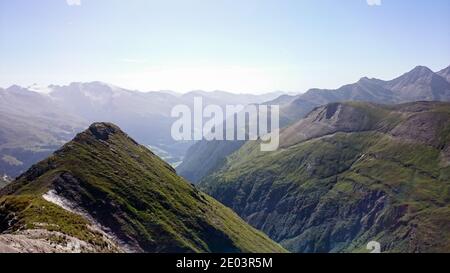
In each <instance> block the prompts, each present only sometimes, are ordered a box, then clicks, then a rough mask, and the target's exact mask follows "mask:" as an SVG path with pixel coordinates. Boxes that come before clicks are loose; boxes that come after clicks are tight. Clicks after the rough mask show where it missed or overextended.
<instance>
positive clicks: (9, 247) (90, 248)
mask: <svg viewBox="0 0 450 273" xmlns="http://www.w3.org/2000/svg"><path fill="white" fill-rule="evenodd" d="M109 243H110V247H109V248H106V249H105V248H101V249H100V248H98V247H97V246H95V245H93V244H90V243H89V242H86V241H82V240H80V239H78V238H75V237H72V236H69V235H66V234H63V233H60V232H55V231H48V230H46V229H30V230H22V231H19V232H17V233H14V234H1V235H0V253H17V252H20V253H54V252H58V253H81V252H117V250H118V249H117V246H115V245H114V243H112V242H109Z"/></svg>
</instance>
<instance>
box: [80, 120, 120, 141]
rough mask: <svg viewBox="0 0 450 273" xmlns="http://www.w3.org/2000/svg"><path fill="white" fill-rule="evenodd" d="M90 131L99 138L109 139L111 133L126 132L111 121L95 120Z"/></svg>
mask: <svg viewBox="0 0 450 273" xmlns="http://www.w3.org/2000/svg"><path fill="white" fill-rule="evenodd" d="M88 131H89V132H90V133H91V134H92V135H93V136H94V137H95V138H97V139H101V140H108V139H109V137H110V136H111V135H114V134H118V133H119V134H125V133H124V132H123V131H122V130H121V129H120V128H119V127H118V126H116V125H114V124H112V123H110V122H95V123H93V124H91V126H89V129H88Z"/></svg>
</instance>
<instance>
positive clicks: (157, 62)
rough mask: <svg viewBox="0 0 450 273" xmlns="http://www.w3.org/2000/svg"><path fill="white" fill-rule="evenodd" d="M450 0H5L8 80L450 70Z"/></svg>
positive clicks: (289, 80)
mask: <svg viewBox="0 0 450 273" xmlns="http://www.w3.org/2000/svg"><path fill="white" fill-rule="evenodd" d="M449 26H450V1H448V0H433V1H429V0H291V1H289V0H240V1H237V0H236V1H235V0H164V1H162V0H159V1H153V0H39V1H36V0H14V1H11V0H0V87H8V86H10V85H12V84H19V85H22V86H28V85H31V84H34V83H36V84H38V85H41V86H45V85H49V84H68V83H70V82H87V81H103V82H107V83H111V84H114V85H118V86H121V87H124V88H128V89H133V90H134V89H136V90H141V91H156V90H173V91H177V92H187V91H190V90H206V91H212V90H226V91H230V92H237V93H265V92H271V91H285V92H295V93H300V92H305V91H306V90H308V89H310V88H337V87H339V86H341V85H343V84H347V83H352V82H355V81H357V80H358V79H359V78H361V77H364V76H368V77H374V78H381V79H386V80H388V79H392V78H394V77H396V76H399V75H400V74H402V73H404V72H406V71H409V70H410V69H412V68H414V67H415V66H417V65H425V66H428V67H430V68H431V69H432V70H435V71H436V70H440V69H443V68H445V67H447V66H449V65H450V28H449Z"/></svg>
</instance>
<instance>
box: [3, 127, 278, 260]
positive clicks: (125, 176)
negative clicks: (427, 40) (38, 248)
mask: <svg viewBox="0 0 450 273" xmlns="http://www.w3.org/2000/svg"><path fill="white" fill-rule="evenodd" d="M50 190H52V191H53V192H55V193H56V194H57V196H59V197H61V198H64V199H65V200H68V201H70V202H71V203H72V204H75V205H76V207H77V208H81V209H83V211H85V212H87V213H88V214H89V215H90V216H91V217H92V218H94V219H95V221H97V222H98V223H100V224H101V225H102V226H104V227H106V228H107V229H108V230H109V232H110V233H112V234H113V235H114V237H116V238H117V239H118V241H119V242H120V243H122V244H124V245H126V246H127V248H128V249H131V250H133V251H145V252H284V251H285V250H284V249H283V248H282V247H280V246H279V245H278V244H276V243H274V242H273V241H271V240H270V239H269V238H268V237H267V236H265V235H264V234H263V233H262V232H259V231H257V230H256V229H254V228H252V227H251V226H249V225H248V224H246V223H245V222H244V221H243V220H242V219H240V218H239V216H237V215H236V214H235V213H234V212H232V211H231V210H230V209H228V208H226V207H225V206H223V205H222V204H220V203H219V202H217V201H216V200H214V199H213V198H211V197H210V196H208V195H206V194H204V193H202V192H200V191H198V190H197V189H196V188H195V187H193V186H192V185H190V184H189V183H187V182H186V181H184V180H183V179H182V178H180V177H179V176H178V175H177V174H176V173H175V171H174V170H173V168H172V167H171V166H170V165H168V164H167V163H165V162H164V161H162V160H161V159H159V158H158V157H157V156H156V155H154V154H153V153H152V152H151V151H149V150H148V149H147V148H145V147H144V146H141V145H139V144H137V143H136V142H135V141H134V140H132V139H131V138H129V137H128V135H126V134H125V133H123V132H122V131H121V130H120V129H119V128H118V127H116V126H115V125H112V124H108V123H96V124H93V125H91V126H90V127H89V129H88V130H86V131H85V132H83V133H80V134H78V135H77V136H76V137H75V138H74V140H73V141H71V142H69V143H67V144H66V145H64V146H63V147H62V148H61V149H60V150H58V151H57V152H55V154H54V155H53V156H51V157H49V158H48V159H46V160H44V161H42V162H40V163H38V164H36V165H34V166H33V167H32V168H30V169H29V170H28V171H27V172H26V173H24V174H23V175H21V176H20V177H18V178H17V179H16V181H14V182H12V183H11V184H9V185H8V186H6V187H5V188H3V189H2V190H1V191H0V221H2V220H1V219H2V217H3V221H2V222H1V224H0V227H2V229H3V230H8V231H9V232H11V231H14V230H17V229H19V227H15V224H14V222H17V225H19V226H20V228H23V226H24V225H28V227H27V228H36V226H34V224H33V223H42V222H43V223H45V224H46V226H51V227H53V228H54V229H56V230H57V231H59V232H63V233H66V234H69V235H71V236H74V237H76V238H80V239H83V240H84V239H87V240H96V239H98V236H97V237H96V236H93V237H92V234H90V232H91V231H90V229H89V228H86V226H87V225H86V223H84V221H86V219H83V217H80V216H79V215H77V214H75V213H71V212H68V211H66V210H64V209H62V208H61V207H59V206H56V205H53V204H51V203H49V202H47V201H46V200H44V199H43V198H42V195H44V194H45V193H47V192H49V191H50ZM36 206H38V207H39V213H37V212H35V211H34V210H33V209H34V208H35V207H36ZM11 214H14V215H19V217H15V220H14V221H13V224H12V226H11V224H10V226H5V222H6V221H5V219H6V218H7V216H8V215H11ZM63 214H64V215H65V216H63V217H61V215H63ZM35 218H39V219H35ZM39 227H42V225H41V224H40V225H39Z"/></svg>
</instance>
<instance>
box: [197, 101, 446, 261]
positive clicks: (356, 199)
mask: <svg viewBox="0 0 450 273" xmlns="http://www.w3.org/2000/svg"><path fill="white" fill-rule="evenodd" d="M280 143H281V144H282V148H280V149H279V150H278V151H275V152H272V153H262V152H260V150H259V145H258V143H257V142H247V143H246V144H245V145H244V146H243V147H242V148H241V149H239V150H238V151H236V152H235V153H234V154H232V155H231V156H230V157H228V159H227V164H226V165H225V166H224V167H223V168H222V169H221V170H219V171H218V172H216V173H214V174H212V175H211V176H209V177H207V178H205V179H204V180H203V181H202V182H201V184H200V185H201V188H202V189H204V190H205V191H206V192H208V193H209V194H211V195H212V196H214V197H215V198H217V199H218V200H219V201H221V202H222V203H224V204H225V205H227V206H229V207H231V208H233V209H234V210H235V211H236V212H237V213H238V214H239V215H241V217H243V218H244V219H246V220H247V221H248V222H249V223H250V224H252V225H253V226H255V227H257V228H259V229H261V230H263V231H264V232H266V233H267V234H268V235H269V236H270V237H271V238H272V239H274V240H275V241H278V242H280V243H281V244H282V245H283V246H285V247H286V248H287V249H289V250H291V251H294V252H343V251H353V252H359V251H364V250H365V245H366V244H367V243H368V242H369V241H371V240H376V241H379V242H380V243H381V246H382V250H383V251H390V252H434V251H444V252H448V251H450V240H449V239H448V238H449V237H450V236H449V234H450V225H449V223H450V160H449V159H450V156H449V155H450V153H449V152H450V104H448V103H433V102H418V103H408V104H403V105H396V106H394V105H388V106H384V105H376V104H369V103H354V102H353V103H338V104H330V105H327V106H324V107H318V108H316V109H315V110H313V111H312V112H311V113H310V114H309V115H307V117H306V118H305V119H303V120H301V121H299V122H298V123H297V124H294V125H292V126H290V127H288V128H286V129H285V130H283V131H282V132H281V135H280Z"/></svg>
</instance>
